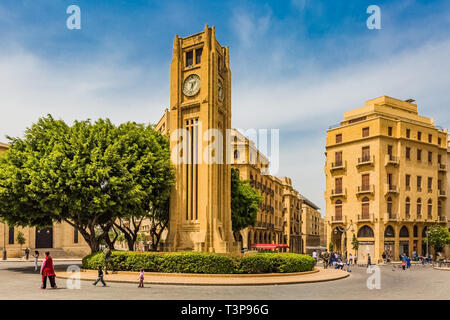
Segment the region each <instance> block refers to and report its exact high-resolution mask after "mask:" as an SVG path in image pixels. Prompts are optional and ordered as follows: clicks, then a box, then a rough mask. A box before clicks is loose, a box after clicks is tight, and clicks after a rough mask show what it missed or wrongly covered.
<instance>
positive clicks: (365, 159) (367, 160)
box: [357, 156, 375, 166]
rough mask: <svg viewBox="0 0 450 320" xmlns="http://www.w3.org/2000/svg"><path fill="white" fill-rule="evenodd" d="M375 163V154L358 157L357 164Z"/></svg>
mask: <svg viewBox="0 0 450 320" xmlns="http://www.w3.org/2000/svg"><path fill="white" fill-rule="evenodd" d="M374 163H375V156H364V157H361V158H358V164H357V166H364V165H373V164H374Z"/></svg>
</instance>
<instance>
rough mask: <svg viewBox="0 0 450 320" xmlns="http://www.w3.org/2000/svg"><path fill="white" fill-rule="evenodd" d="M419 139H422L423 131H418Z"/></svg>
mask: <svg viewBox="0 0 450 320" xmlns="http://www.w3.org/2000/svg"><path fill="white" fill-rule="evenodd" d="M417 140H422V132H420V131H417Z"/></svg>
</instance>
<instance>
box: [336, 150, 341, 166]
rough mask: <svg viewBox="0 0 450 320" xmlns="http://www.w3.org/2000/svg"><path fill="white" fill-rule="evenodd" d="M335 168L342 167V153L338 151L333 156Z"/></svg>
mask: <svg viewBox="0 0 450 320" xmlns="http://www.w3.org/2000/svg"><path fill="white" fill-rule="evenodd" d="M334 161H335V167H340V166H342V151H338V152H336V153H335V154H334Z"/></svg>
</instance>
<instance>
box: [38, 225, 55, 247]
mask: <svg viewBox="0 0 450 320" xmlns="http://www.w3.org/2000/svg"><path fill="white" fill-rule="evenodd" d="M36 248H53V228H44V229H39V228H36Z"/></svg>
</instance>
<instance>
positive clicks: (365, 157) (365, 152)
mask: <svg viewBox="0 0 450 320" xmlns="http://www.w3.org/2000/svg"><path fill="white" fill-rule="evenodd" d="M362 161H363V162H366V161H370V147H363V148H362Z"/></svg>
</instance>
